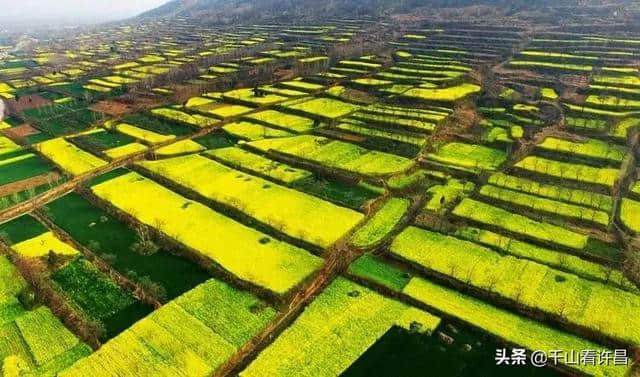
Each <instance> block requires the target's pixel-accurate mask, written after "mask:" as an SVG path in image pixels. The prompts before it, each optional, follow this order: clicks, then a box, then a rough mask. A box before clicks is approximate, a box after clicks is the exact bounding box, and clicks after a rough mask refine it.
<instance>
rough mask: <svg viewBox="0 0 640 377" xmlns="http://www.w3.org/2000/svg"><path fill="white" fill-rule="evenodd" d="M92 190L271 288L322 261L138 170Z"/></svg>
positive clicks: (288, 284)
mask: <svg viewBox="0 0 640 377" xmlns="http://www.w3.org/2000/svg"><path fill="white" fill-rule="evenodd" d="M93 192H94V193H95V194H96V195H98V196H99V197H101V198H102V199H104V200H107V201H109V202H110V203H111V204H113V205H114V206H115V207H117V208H119V209H120V210H122V211H124V212H126V213H129V214H130V215H132V216H134V217H135V218H136V219H138V220H139V221H140V222H142V223H144V224H147V225H149V226H152V227H155V228H157V229H159V230H160V231H162V232H163V233H165V234H167V235H168V236H170V237H172V238H173V239H175V240H178V241H179V242H181V243H183V244H184V245H186V246H188V247H190V248H192V249H195V250H197V251H198V252H199V253H201V254H202V255H204V256H206V257H208V258H211V260H213V261H214V262H216V263H217V264H218V265H220V266H221V267H222V268H224V269H225V270H227V271H229V272H230V273H232V274H234V275H235V276H237V277H238V278H240V279H242V280H245V281H248V282H251V283H253V284H256V285H258V286H261V287H264V288H266V289H268V290H271V291H273V292H274V293H276V294H284V293H286V292H288V291H289V290H290V289H291V288H293V287H294V286H296V285H297V284H298V283H300V282H301V281H302V280H303V279H305V278H306V277H307V276H309V274H311V273H312V272H313V271H315V270H316V269H318V268H319V267H320V265H321V263H322V260H321V259H320V258H318V257H315V256H313V255H311V254H309V253H308V252H306V251H305V250H302V249H299V248H297V247H294V246H292V245H289V244H287V243H285V242H281V241H278V240H275V239H271V238H269V237H268V236H266V235H265V234H264V233H261V232H259V231H257V230H255V229H252V228H249V227H247V226H244V225H242V224H240V223H238V222H236V221H234V220H232V219H230V218H228V217H225V216H223V215H221V214H219V213H217V212H215V211H213V210H211V209H210V208H208V207H206V206H204V205H202V204H200V203H197V202H193V201H190V200H188V199H186V198H184V197H182V196H180V195H178V194H176V193H174V192H173V191H171V190H169V189H167V188H165V187H163V186H161V185H159V184H158V183H156V182H154V181H151V180H149V179H146V178H144V177H142V176H141V175H139V174H137V173H128V174H125V175H123V176H120V177H117V178H115V179H112V180H110V181H107V182H104V183H101V184H99V185H96V186H94V187H93Z"/></svg>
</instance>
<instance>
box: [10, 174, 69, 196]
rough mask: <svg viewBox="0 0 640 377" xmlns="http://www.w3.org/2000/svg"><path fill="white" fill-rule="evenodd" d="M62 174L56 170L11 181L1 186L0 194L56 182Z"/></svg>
mask: <svg viewBox="0 0 640 377" xmlns="http://www.w3.org/2000/svg"><path fill="white" fill-rule="evenodd" d="M60 178H61V177H60V174H59V173H56V172H51V173H47V174H43V175H38V176H36V177H32V178H27V179H23V180H22V181H18V182H13V183H9V184H7V185H4V186H0V196H5V195H11V194H13V193H15V192H20V191H24V190H27V189H29V188H31V187H37V186H40V185H43V184H45V183H49V182H55V181H57V180H59V179H60Z"/></svg>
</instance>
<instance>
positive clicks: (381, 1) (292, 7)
mask: <svg viewBox="0 0 640 377" xmlns="http://www.w3.org/2000/svg"><path fill="white" fill-rule="evenodd" d="M628 5H629V1H628V0H609V1H595V0H586V1H585V0H583V1H579V0H567V1H563V2H562V3H561V4H558V2H557V1H553V0H540V1H535V2H531V1H527V0H476V1H473V0H327V1H317V0H172V1H169V2H168V3H166V4H164V5H162V6H160V7H158V8H156V9H152V10H150V11H148V12H145V13H143V14H141V15H140V17H141V18H153V17H176V16H178V17H195V18H198V19H200V20H201V21H205V22H218V23H231V22H238V21H242V22H253V21H273V22H283V21H287V22H291V21H296V22H300V21H305V20H317V19H327V18H360V17H373V18H379V17H390V16H396V17H405V16H406V17H409V18H410V19H431V20H436V21H458V20H464V21H465V22H468V21H470V20H473V19H475V20H478V21H480V22H482V21H483V19H486V17H484V16H482V15H483V14H491V16H492V18H494V19H495V18H496V17H497V18H500V17H509V18H511V19H520V20H530V19H532V18H535V19H536V20H538V21H546V22H550V23H558V22H561V23H564V22H572V23H584V22H587V23H597V21H598V19H609V20H610V19H612V18H615V19H620V18H623V17H624V18H627V19H628V18H633V17H636V16H637V12H631V8H632V7H629V6H628ZM585 16H586V17H585Z"/></svg>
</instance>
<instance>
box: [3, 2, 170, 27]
mask: <svg viewBox="0 0 640 377" xmlns="http://www.w3.org/2000/svg"><path fill="white" fill-rule="evenodd" d="M166 2H167V0H0V22H3V23H14V24H18V23H23V22H25V21H27V22H29V21H37V22H49V21H52V22H55V21H64V22H66V23H88V22H101V21H111V20H117V19H122V18H127V17H131V16H135V15H137V14H139V13H141V12H144V11H145V10H148V9H151V8H154V7H157V6H159V5H162V4H164V3H166Z"/></svg>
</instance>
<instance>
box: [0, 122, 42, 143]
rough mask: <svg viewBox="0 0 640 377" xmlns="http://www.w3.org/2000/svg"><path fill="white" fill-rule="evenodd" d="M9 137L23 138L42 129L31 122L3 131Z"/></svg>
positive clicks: (14, 138) (13, 138)
mask: <svg viewBox="0 0 640 377" xmlns="http://www.w3.org/2000/svg"><path fill="white" fill-rule="evenodd" d="M2 132H3V133H4V134H5V135H6V136H7V137H8V138H10V139H12V140H23V139H24V138H26V137H27V136H31V135H35V134H39V133H40V130H38V129H37V128H34V127H32V126H31V125H29V124H23V125H21V126H18V127H11V128H7V129H6V130H3V131H2Z"/></svg>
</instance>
